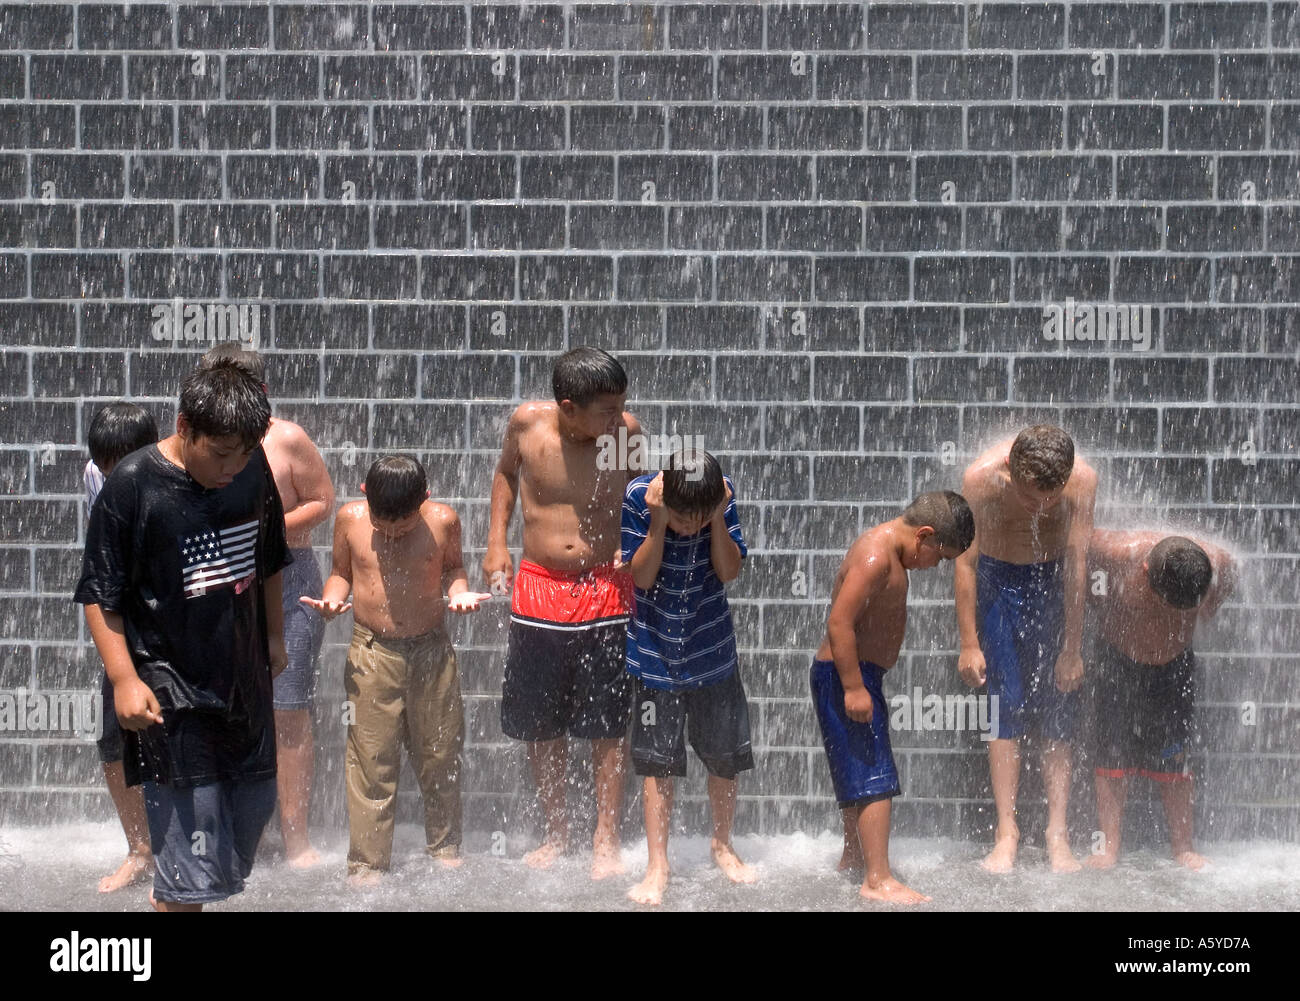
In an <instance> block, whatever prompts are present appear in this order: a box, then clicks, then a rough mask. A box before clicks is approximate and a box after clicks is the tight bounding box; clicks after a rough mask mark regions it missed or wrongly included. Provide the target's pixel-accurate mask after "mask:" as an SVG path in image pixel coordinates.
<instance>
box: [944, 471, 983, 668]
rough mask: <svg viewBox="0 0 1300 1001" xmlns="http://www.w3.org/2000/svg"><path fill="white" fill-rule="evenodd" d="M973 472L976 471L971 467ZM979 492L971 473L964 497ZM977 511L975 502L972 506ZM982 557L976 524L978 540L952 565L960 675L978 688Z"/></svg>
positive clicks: (964, 482)
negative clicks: (977, 585)
mask: <svg viewBox="0 0 1300 1001" xmlns="http://www.w3.org/2000/svg"><path fill="white" fill-rule="evenodd" d="M971 468H972V469H973V467H971ZM978 490H979V487H978V486H977V485H976V481H975V476H974V475H973V473H972V471H971V469H967V470H966V475H965V476H963V477H962V484H961V492H962V496H964V497H966V498H967V500H968V501H970V500H971V498H973V497H974V496H975V494H976V492H977V491H978ZM971 506H972V507H974V506H975V505H974V502H973V501H972V502H971ZM979 555H980V523H979V519H978V518H977V519H976V520H975V537H974V538H973V539H972V540H971V544H970V545H969V546H968V547H967V548H966V551H965V552H964V553H962V554H961V555H960V556H958V557H957V558H956V559H955V560H953V561H952V583H953V597H954V604H955V606H956V609H957V634H958V637H959V641H960V648H959V652H958V655H957V673H958V674H959V675H960V676H961V679H962V681H964V682H966V684H968V685H970V686H972V687H974V688H978V687H979V686H980V685H982V684H984V670H985V665H984V651H983V650H981V649H980V641H979V629H978V628H977V627H976V625H975V572H976V567H977V564H978V562H979Z"/></svg>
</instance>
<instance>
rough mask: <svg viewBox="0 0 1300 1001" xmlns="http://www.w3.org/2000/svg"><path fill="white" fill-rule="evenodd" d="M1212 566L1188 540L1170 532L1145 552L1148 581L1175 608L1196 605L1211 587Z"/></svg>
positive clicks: (1200, 550) (1197, 547) (1201, 551)
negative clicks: (1148, 551)
mask: <svg viewBox="0 0 1300 1001" xmlns="http://www.w3.org/2000/svg"><path fill="white" fill-rule="evenodd" d="M1213 577H1214V567H1213V566H1211V565H1210V558H1209V556H1207V555H1206V554H1205V550H1204V549H1202V548H1201V547H1200V546H1198V545H1197V544H1196V543H1195V542H1193V541H1192V540H1191V539H1188V538H1184V537H1183V536H1181V535H1170V536H1167V537H1166V538H1163V539H1161V540H1160V541H1159V542H1157V543H1156V544H1155V545H1154V546H1153V547H1152V549H1151V552H1150V553H1148V554H1147V583H1148V584H1150V585H1151V590H1153V591H1155V593H1156V594H1158V595H1160V597H1162V598H1164V600H1165V601H1167V602H1169V604H1171V605H1173V606H1174V607H1175V608H1181V609H1189V608H1195V607H1196V606H1197V605H1199V604H1200V603H1201V599H1202V598H1204V597H1205V594H1206V592H1207V591H1209V589H1210V581H1211V579H1212V578H1213Z"/></svg>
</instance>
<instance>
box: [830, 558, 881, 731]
mask: <svg viewBox="0 0 1300 1001" xmlns="http://www.w3.org/2000/svg"><path fill="white" fill-rule="evenodd" d="M844 559H845V562H846V563H847V564H848V566H847V568H846V569H845V571H844V580H843V581H842V582H841V583H840V589H839V592H838V593H837V594H836V595H835V600H834V601H832V602H831V611H830V615H829V616H828V617H827V620H826V635H827V637H828V638H829V639H830V644H831V657H832V658H834V660H835V673H836V674H838V675H839V677H840V684H841V685H842V686H843V687H844V711H845V712H846V713H847V714H848V717H849V719H851V720H853V721H854V722H855V723H870V722H871V710H872V706H871V693H870V692H868V691H867V689H866V686H865V685H863V683H862V668H861V666H860V665H859V663H858V633H857V621H858V617H859V616H860V615H861V614H862V613H863V612H864V611H865V610H866V608H867V606H868V605H869V604H870V602H871V600H872V599H873V598H874V597H875V596H876V595H877V594H879V593H880V592H881V590H882V589H883V588H884V586H885V583H886V581H888V580H889V566H888V564H887V563H886V561H885V560H883V559H881V558H879V557H877V556H865V555H864V554H863V553H862V550H861V549H860V548H859V547H858V544H857V543H854V545H853V546H851V547H850V548H849V552H848V555H846V556H845V557H844Z"/></svg>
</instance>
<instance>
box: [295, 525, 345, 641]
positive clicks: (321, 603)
mask: <svg viewBox="0 0 1300 1001" xmlns="http://www.w3.org/2000/svg"><path fill="white" fill-rule="evenodd" d="M348 507H349V505H347V504H344V505H343V507H342V508H340V509H339V513H338V514H337V515H336V516H335V518H334V549H333V552H332V553H331V554H330V563H331V566H330V575H329V577H328V578H327V579H326V581H325V586H324V587H323V588H321V596H320V598H311V597H308V596H307V595H303V596H302V597H301V598H299V599H298V600H299V601H300V602H302V604H304V605H306V606H307V607H308V608H314V609H316V611H318V612H320V614H321V616H322V618H324V619H325V620H326V621H327V622H328V621H329V620H330V619H332V618H334V616H336V615H342V614H343V613H344V612H346V611H347V610H348V609H349V608H351V607H352V602H350V601H348V595H350V594H351V593H352V550H351V549H350V548H349V546H348V521H349V517H348V515H347V514H346V513H345V512H347V510H348Z"/></svg>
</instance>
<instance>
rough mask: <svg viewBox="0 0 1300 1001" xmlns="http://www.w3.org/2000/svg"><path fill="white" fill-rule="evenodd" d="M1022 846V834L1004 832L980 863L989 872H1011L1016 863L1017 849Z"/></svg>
mask: <svg viewBox="0 0 1300 1001" xmlns="http://www.w3.org/2000/svg"><path fill="white" fill-rule="evenodd" d="M1019 847H1020V834H1019V832H1017V833H1015V834H1002V835H999V836H998V837H997V839H996V840H995V841H994V842H993V850H992V851H991V852H989V853H988V855H986V856H984V861H983V862H981V863H980V865H982V866H983V867H984V868H985V870H987V871H988V872H997V873H1004V872H1010V871H1011V870H1012V869H1014V868H1015V865H1016V850H1017V849H1018V848H1019Z"/></svg>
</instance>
